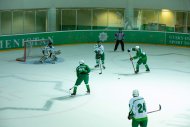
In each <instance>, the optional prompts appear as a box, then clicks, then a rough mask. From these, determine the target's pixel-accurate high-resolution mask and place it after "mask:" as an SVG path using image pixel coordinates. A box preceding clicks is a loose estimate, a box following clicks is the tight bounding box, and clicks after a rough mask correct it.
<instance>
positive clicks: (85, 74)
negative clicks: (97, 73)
mask: <svg viewBox="0 0 190 127" xmlns="http://www.w3.org/2000/svg"><path fill="white" fill-rule="evenodd" d="M89 73H90V68H89V67H88V65H86V64H85V63H84V61H83V60H80V61H79V66H78V67H77V68H76V75H77V80H76V82H75V85H74V88H73V93H72V94H71V95H76V93H77V87H78V86H79V85H80V84H81V83H82V81H84V83H85V85H86V89H87V93H90V86H89V84H88V82H89Z"/></svg>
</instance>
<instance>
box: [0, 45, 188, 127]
mask: <svg viewBox="0 0 190 127" xmlns="http://www.w3.org/2000/svg"><path fill="white" fill-rule="evenodd" d="M134 46H135V44H125V50H126V51H125V52H122V51H121V48H120V46H119V47H118V50H117V51H116V52H114V51H113V48H114V44H104V47H105V66H106V69H105V70H103V74H102V75H99V72H100V70H98V69H95V70H92V72H91V73H90V82H89V84H90V87H91V94H90V95H85V92H86V88H85V85H84V83H82V84H81V85H80V86H79V87H78V92H77V96H76V97H70V96H69V88H71V87H72V86H73V85H74V83H75V80H76V72H75V69H76V67H77V66H78V62H79V60H80V59H83V60H84V61H85V63H86V64H87V65H89V66H90V67H91V68H93V67H94V65H95V53H94V52H93V47H94V44H81V45H64V46H55V47H56V49H57V50H58V49H60V50H61V51H62V54H61V55H60V56H59V58H60V61H59V62H58V63H56V64H50V63H47V64H34V63H32V62H26V63H22V62H17V61H15V59H16V58H18V57H20V56H21V54H22V51H21V50H13V51H6V52H0V71H1V73H0V127H130V126H131V121H129V120H128V119H127V115H128V102H129V100H130V98H131V97H132V90H133V89H139V91H140V96H143V97H144V98H145V100H146V103H147V109H148V111H152V110H156V109H158V108H159V107H158V106H159V104H161V105H162V110H161V111H160V112H156V113H152V114H149V115H148V118H149V121H148V126H149V127H190V120H189V119H190V101H189V95H190V79H189V78H190V49H189V48H180V47H172V46H159V45H142V44H140V47H141V48H142V49H143V50H144V51H145V52H146V53H147V56H148V65H149V66H150V70H151V71H150V72H145V68H144V66H143V65H141V66H140V73H139V74H134V72H133V68H132V64H131V62H130V60H129V55H128V53H127V48H132V47H134ZM132 55H135V54H134V53H132ZM134 64H135V65H136V61H134Z"/></svg>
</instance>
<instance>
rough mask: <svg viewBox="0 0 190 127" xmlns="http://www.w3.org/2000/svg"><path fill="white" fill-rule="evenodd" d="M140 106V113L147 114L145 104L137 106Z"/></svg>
mask: <svg viewBox="0 0 190 127" xmlns="http://www.w3.org/2000/svg"><path fill="white" fill-rule="evenodd" d="M137 106H138V108H139V109H138V113H143V111H145V112H146V105H145V103H143V104H140V103H139V104H138V105H137Z"/></svg>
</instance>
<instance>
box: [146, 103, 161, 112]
mask: <svg viewBox="0 0 190 127" xmlns="http://www.w3.org/2000/svg"><path fill="white" fill-rule="evenodd" d="M158 111H161V105H160V104H159V109H158V110H153V111H150V112H147V114H150V113H153V112H158Z"/></svg>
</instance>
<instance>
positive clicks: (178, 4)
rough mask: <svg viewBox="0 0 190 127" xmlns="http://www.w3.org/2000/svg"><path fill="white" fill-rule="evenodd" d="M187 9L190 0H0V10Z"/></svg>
mask: <svg viewBox="0 0 190 127" xmlns="http://www.w3.org/2000/svg"><path fill="white" fill-rule="evenodd" d="M127 3H129V4H130V5H129V6H131V7H133V8H144V9H162V8H166V9H172V10H189V11H190V0H0V10H5V9H27V8H29V9H30V8H52V7H55V8H71V7H73V8H77V7H89V8H92V7H105V8H126V6H127Z"/></svg>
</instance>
